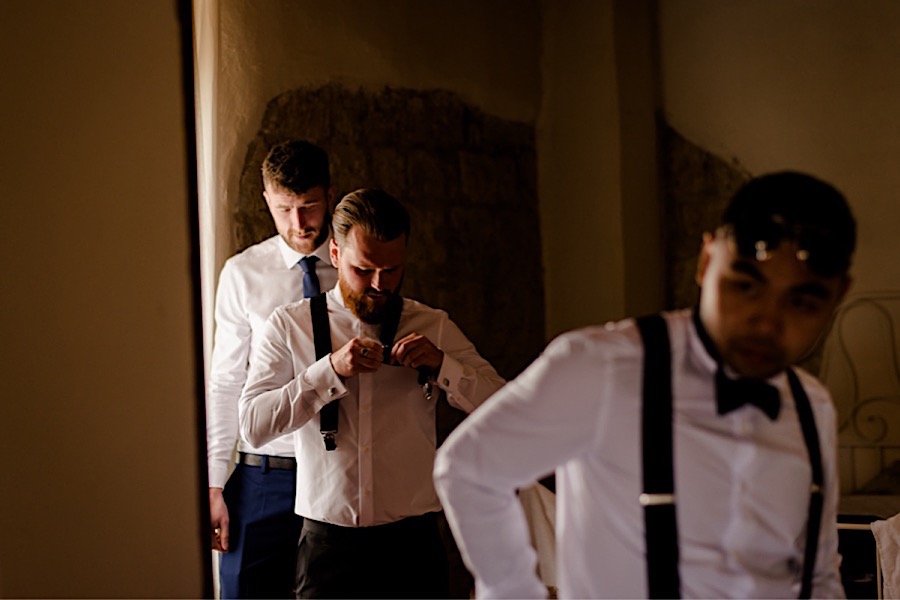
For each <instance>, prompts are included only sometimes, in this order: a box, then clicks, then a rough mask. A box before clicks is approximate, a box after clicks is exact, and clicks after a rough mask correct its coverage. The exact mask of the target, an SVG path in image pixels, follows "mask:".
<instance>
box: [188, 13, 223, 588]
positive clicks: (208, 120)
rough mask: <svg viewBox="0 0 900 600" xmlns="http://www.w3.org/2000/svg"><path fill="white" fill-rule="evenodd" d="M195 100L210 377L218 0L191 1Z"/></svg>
mask: <svg viewBox="0 0 900 600" xmlns="http://www.w3.org/2000/svg"><path fill="white" fill-rule="evenodd" d="M193 11H194V97H195V102H196V106H195V110H196V123H197V187H198V190H197V191H198V196H199V199H200V206H199V221H200V294H201V303H202V312H203V356H204V360H203V365H204V373H205V374H206V375H207V376H208V375H209V360H210V352H211V351H212V339H213V302H214V299H215V289H216V288H215V286H216V272H217V265H216V240H215V232H216V199H217V198H219V197H220V191H219V189H218V181H219V178H218V177H216V173H215V167H216V113H217V111H216V81H217V71H218V53H219V4H218V0H193ZM210 552H212V553H213V561H212V564H213V592H214V597H215V598H219V556H218V553H217V552H215V551H213V550H210Z"/></svg>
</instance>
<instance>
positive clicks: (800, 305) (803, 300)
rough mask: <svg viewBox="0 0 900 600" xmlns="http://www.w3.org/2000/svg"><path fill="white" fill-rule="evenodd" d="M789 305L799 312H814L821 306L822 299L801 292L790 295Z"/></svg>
mask: <svg viewBox="0 0 900 600" xmlns="http://www.w3.org/2000/svg"><path fill="white" fill-rule="evenodd" d="M791 306H792V307H793V308H794V309H795V310H798V311H800V312H805V313H814V312H816V311H818V310H819V308H820V307H821V306H822V301H821V300H819V299H818V298H814V297H811V296H807V295H805V294H802V295H797V296H792V297H791Z"/></svg>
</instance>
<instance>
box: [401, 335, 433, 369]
mask: <svg viewBox="0 0 900 600" xmlns="http://www.w3.org/2000/svg"><path fill="white" fill-rule="evenodd" d="M391 362H396V363H398V364H401V365H403V366H404V367H412V368H413V369H419V368H421V367H427V368H429V369H431V371H433V372H434V373H435V374H437V373H438V371H440V370H441V365H442V364H444V353H443V352H442V351H441V350H439V349H438V347H437V346H435V345H434V344H433V343H432V342H431V340H429V339H428V338H427V337H425V336H424V335H420V334H418V333H410V334H409V335H407V336H405V337H404V338H403V339H401V340H400V341H398V342H395V343H394V347H393V348H391Z"/></svg>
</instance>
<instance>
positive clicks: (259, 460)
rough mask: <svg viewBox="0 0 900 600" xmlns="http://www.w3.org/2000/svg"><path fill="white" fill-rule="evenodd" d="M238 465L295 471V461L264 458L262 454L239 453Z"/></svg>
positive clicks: (284, 458) (285, 457)
mask: <svg viewBox="0 0 900 600" xmlns="http://www.w3.org/2000/svg"><path fill="white" fill-rule="evenodd" d="M238 463H240V464H242V465H248V466H251V467H268V468H270V469H285V470H287V471H294V470H296V469H297V459H295V458H290V457H288V456H266V455H263V454H250V453H248V452H239V453H238Z"/></svg>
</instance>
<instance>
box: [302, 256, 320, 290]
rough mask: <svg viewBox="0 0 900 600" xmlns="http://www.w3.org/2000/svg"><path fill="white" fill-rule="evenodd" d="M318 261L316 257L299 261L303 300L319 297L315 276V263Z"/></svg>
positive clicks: (305, 257)
mask: <svg viewBox="0 0 900 600" xmlns="http://www.w3.org/2000/svg"><path fill="white" fill-rule="evenodd" d="M318 260H319V257H318V256H304V257H303V258H301V259H300V268H301V269H303V297H304V298H311V297H312V296H318V295H319V291H320V290H319V276H318V275H316V262H317V261H318Z"/></svg>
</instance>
